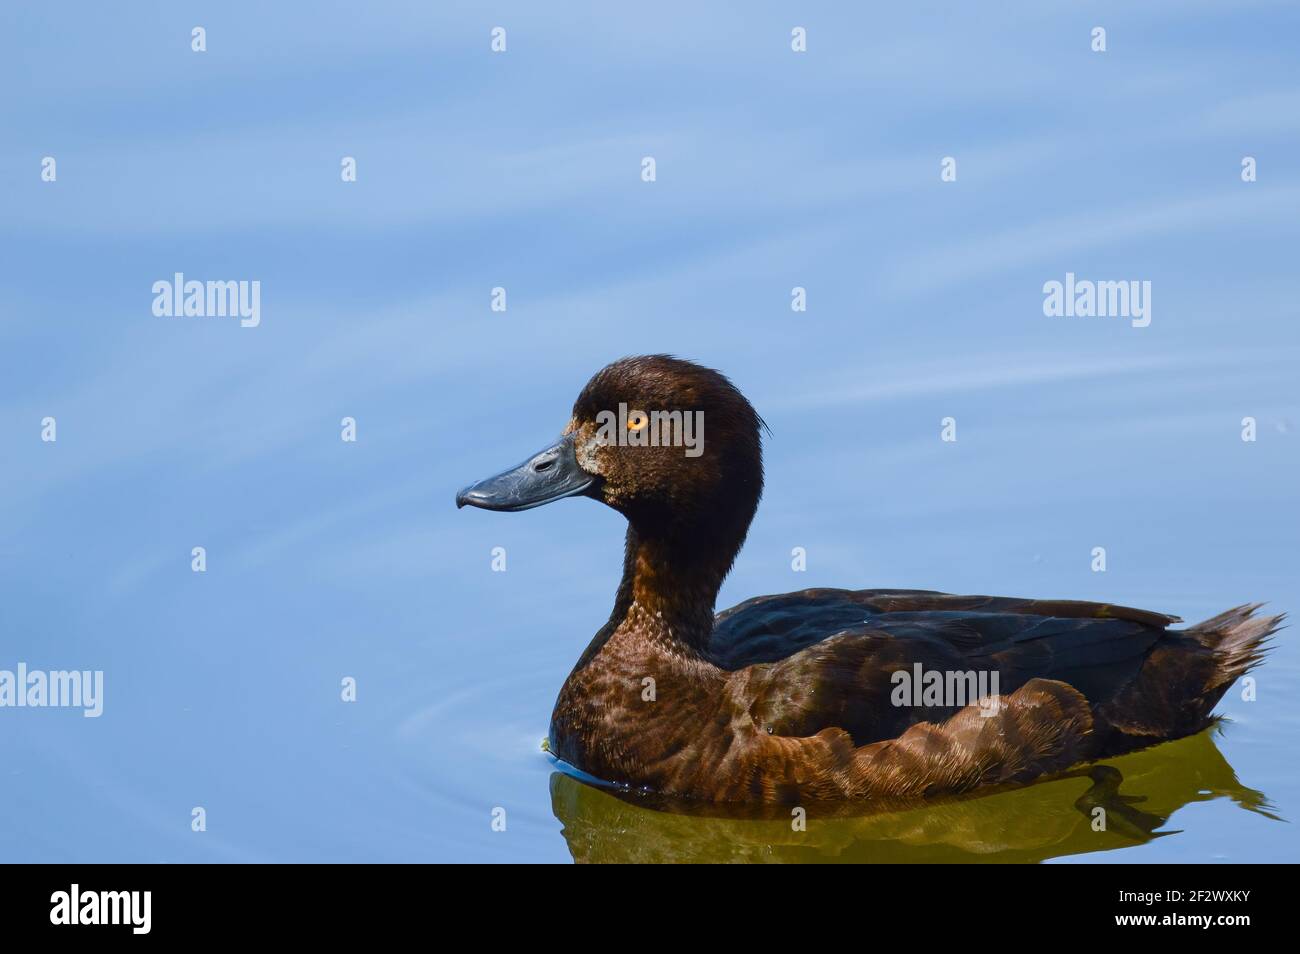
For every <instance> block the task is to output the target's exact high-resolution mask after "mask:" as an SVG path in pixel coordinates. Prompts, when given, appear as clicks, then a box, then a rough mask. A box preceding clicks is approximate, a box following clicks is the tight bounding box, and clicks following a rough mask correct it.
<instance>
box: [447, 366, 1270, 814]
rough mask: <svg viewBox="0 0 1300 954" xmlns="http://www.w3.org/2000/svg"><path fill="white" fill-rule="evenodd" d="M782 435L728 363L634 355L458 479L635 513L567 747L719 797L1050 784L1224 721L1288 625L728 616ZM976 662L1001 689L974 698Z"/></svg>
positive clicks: (855, 597) (513, 503) (1017, 609)
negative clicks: (535, 433) (1233, 692)
mask: <svg viewBox="0 0 1300 954" xmlns="http://www.w3.org/2000/svg"><path fill="white" fill-rule="evenodd" d="M674 412H678V413H674ZM697 412H699V413H698V414H697ZM689 422H702V424H703V425H705V427H704V428H703V429H702V430H700V429H697V431H696V433H694V434H691V433H690V432H689V431H687V430H686V427H687V426H688V423H689ZM763 427H764V425H763V421H762V419H761V418H760V417H759V416H758V414H757V413H756V412H755V411H754V409H753V408H752V407H751V406H750V404H749V402H748V401H747V400H746V399H745V397H744V396H743V395H742V394H741V393H740V392H739V391H738V390H737V389H736V388H735V387H734V386H733V385H732V384H731V382H730V381H728V380H727V379H726V378H725V377H724V376H723V375H722V374H720V373H718V372H717V371H713V370H710V369H708V368H703V367H700V366H698V365H696V364H692V363H690V362H688V361H682V360H679V359H676V358H672V357H669V356H665V355H655V356H650V357H637V358H625V359H622V360H620V361H616V362H614V363H613V364H611V365H609V366H608V367H607V368H605V369H604V370H602V371H600V372H599V373H597V374H596V376H595V377H593V378H592V379H591V381H590V382H588V384H587V386H586V387H585V388H584V389H583V391H582V393H581V394H580V395H579V396H578V400H577V402H576V403H575V404H574V406H573V415H572V418H571V420H570V421H569V424H568V426H567V427H566V428H565V429H564V433H563V435H562V436H561V438H560V440H559V441H558V442H557V443H555V444H554V445H552V446H550V447H548V448H546V449H545V450H543V451H541V452H540V453H538V454H535V455H534V456H532V457H530V458H529V459H528V460H527V461H525V462H524V463H523V464H521V465H520V466H519V467H516V468H514V469H513V470H509V471H506V472H504V473H502V474H499V475H497V476H495V477H490V478H488V479H486V480H482V481H479V482H478V483H476V484H473V485H472V486H470V487H467V488H465V489H464V490H462V491H461V492H460V493H458V494H457V495H456V504H457V506H464V505H466V504H469V505H471V506H475V507H482V508H484V509H487V510H527V509H529V508H531V507H538V506H541V505H542V504H546V503H551V502H552V501H555V500H559V499H561V498H563V497H573V496H578V495H582V496H587V497H593V498H595V499H597V500H600V501H602V502H604V503H605V504H608V505H609V506H610V507H613V508H614V509H615V510H617V511H618V512H619V513H621V514H623V515H624V516H625V517H626V518H627V521H628V530H627V547H626V553H625V556H624V564H623V579H622V582H620V584H619V587H618V592H617V594H616V595H615V598H614V610H613V612H612V613H611V614H610V617H609V622H607V623H606V624H605V625H604V626H603V627H601V629H600V631H599V632H598V633H596V636H595V638H594V639H593V640H592V641H591V645H589V646H588V647H587V650H586V651H585V652H584V653H583V654H582V658H580V659H579V660H578V663H577V665H576V666H575V667H574V669H573V672H572V673H571V674H570V675H569V678H568V679H567V680H566V681H565V683H564V687H563V688H562V689H561V690H560V696H559V699H558V700H557V701H556V703H555V711H554V713H553V714H552V716H551V728H550V747H551V751H552V752H553V753H554V754H555V755H556V756H557V757H559V758H560V759H563V760H564V761H566V762H568V763H569V764H571V765H573V766H575V767H577V768H578V769H581V770H582V771H584V772H586V773H589V774H590V775H593V776H595V777H597V778H599V779H602V780H605V781H607V782H610V783H614V784H616V785H620V786H630V787H636V788H645V789H649V790H652V791H655V792H659V793H663V794H668V795H681V796H689V797H694V798H700V799H706V800H710V801H715V802H750V801H766V802H776V801H784V802H807V801H825V800H842V799H861V798H875V799H887V800H895V799H911V798H922V797H929V796H939V795H953V794H958V793H963V792H969V791H972V790H974V789H977V788H981V787H990V786H999V785H1008V784H1013V783H1022V782H1028V781H1031V780H1033V779H1036V778H1039V777H1041V776H1044V775H1050V774H1054V773H1059V772H1063V771H1065V770H1067V769H1069V768H1070V767H1072V766H1074V765H1076V764H1078V763H1082V762H1088V761H1093V760H1096V759H1100V758H1104V757H1108V756H1112V755H1118V754H1120V753H1124V752H1128V751H1131V750H1134V749H1138V748H1142V747H1144V746H1148V745H1152V744H1154V743H1157V742H1162V741H1165V740H1168V739H1176V738H1179V737H1181V736H1186V735H1190V734H1192V733H1195V732H1199V731H1201V730H1202V729H1204V728H1206V727H1207V726H1208V725H1210V724H1211V722H1212V721H1213V719H1212V717H1211V714H1210V713H1211V710H1212V709H1213V707H1214V705H1215V703H1216V702H1218V700H1219V698H1220V697H1221V696H1222V695H1223V694H1224V692H1226V691H1227V689H1228V688H1229V686H1231V685H1232V683H1233V682H1234V681H1235V680H1236V679H1237V678H1238V677H1240V676H1241V675H1242V674H1243V673H1245V672H1246V671H1248V670H1249V669H1250V668H1251V667H1253V666H1255V665H1256V664H1257V663H1259V662H1260V661H1261V659H1262V656H1263V652H1264V648H1265V641H1266V640H1267V639H1268V637H1269V636H1270V635H1271V634H1272V633H1273V632H1274V631H1275V630H1276V629H1277V627H1278V625H1279V624H1280V623H1281V621H1282V617H1281V616H1255V615H1253V614H1254V611H1255V610H1256V609H1257V608H1258V605H1257V604H1256V605H1248V606H1241V607H1238V608H1236V609H1232V610H1228V611H1227V612H1226V613H1222V614H1220V615H1218V616H1216V617H1214V618H1213V619H1209V620H1206V621H1205V622H1203V623H1199V624H1197V625H1195V626H1191V627H1189V628H1187V629H1182V630H1174V629H1170V628H1169V626H1170V624H1173V623H1177V622H1179V620H1178V618H1177V617H1173V616H1165V615H1163V614H1160V613H1152V612H1148V611H1146V610H1138V609H1130V608H1128V607H1123V606H1112V605H1108V604H1102V603H1087V602H1080V601H1076V600H1030V599H1014V598H1010V597H995V596H953V595H950V594H947V593H938V592H932V591H929V590H836V589H811V590H803V591H801V592H797V593H786V594H782V595H779V596H760V597H756V598H754V599H752V600H749V601H747V602H745V603H742V604H740V605H739V606H736V607H734V608H732V609H729V610H727V611H725V612H723V613H721V614H719V615H717V616H715V615H714V612H713V607H714V600H715V598H716V597H717V594H718V589H719V587H720V586H721V585H722V580H723V578H724V577H725V576H726V575H727V572H728V571H729V570H730V568H731V565H732V561H733V560H734V559H735V557H736V554H737V553H738V552H739V550H740V547H741V545H742V544H743V543H744V540H745V535H746V533H747V532H748V529H749V524H750V521H751V520H752V519H753V516H754V511H755V509H756V508H757V506H758V500H759V497H760V495H761V494H762V490H763V457H762V442H761V433H760V432H761V430H762V429H763ZM701 438H703V439H702V440H701ZM691 439H694V441H695V446H694V449H692V447H691V446H689V445H686V446H684V445H683V442H684V441H689V440H691ZM934 674H937V676H936V675H934ZM976 677H982V678H983V679H984V681H983V682H982V683H978V684H979V686H980V687H981V688H985V689H987V688H988V687H990V686H993V687H996V688H995V689H993V691H992V692H988V691H986V692H984V693H982V694H980V695H978V696H976V694H975V692H974V691H970V692H967V693H965V694H964V695H963V690H964V689H972V688H973V686H974V685H976ZM909 680H912V684H911V689H910V690H909V689H908V684H909ZM936 680H937V681H936ZM931 690H934V691H931Z"/></svg>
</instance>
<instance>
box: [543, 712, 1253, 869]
mask: <svg viewBox="0 0 1300 954" xmlns="http://www.w3.org/2000/svg"><path fill="white" fill-rule="evenodd" d="M1218 731H1219V730H1218V729H1217V728H1212V729H1208V730H1206V731H1205V732H1202V733H1200V734H1199V735H1194V736H1191V737H1190V738H1186V739H1179V740H1178V741H1176V742H1167V743H1165V744H1163V745H1158V746H1155V747H1154V748H1150V749H1147V750H1145V751H1142V752H1135V753H1133V754H1132V755H1126V756H1123V757H1121V758H1117V759H1109V760H1107V761H1105V762H1102V763H1099V764H1098V765H1094V766H1089V767H1086V768H1083V769H1080V770H1079V771H1077V772H1072V773H1069V774H1068V775H1066V776H1062V777H1059V778H1056V779H1052V780H1050V781H1045V782H1040V783H1038V784H1036V785H1030V786H1026V787H1024V788H1018V789H1013V790H1010V791H1002V792H998V793H996V794H991V795H984V796H981V797H974V798H966V799H962V800H958V801H947V802H941V803H931V804H927V805H925V806H923V807H906V808H894V809H888V808H881V807H879V806H872V807H868V806H864V805H852V806H846V805H837V806H807V807H806V811H807V830H806V831H802V832H800V831H794V830H793V829H792V825H791V816H790V809H789V807H788V806H786V807H782V808H780V809H779V812H780V814H779V815H775V816H772V817H768V818H754V817H748V818H740V817H735V816H734V815H730V816H720V815H718V814H717V812H718V809H717V808H716V807H712V808H709V809H702V808H700V807H699V806H683V805H680V804H672V803H665V802H662V801H661V800H651V799H648V798H647V797H645V796H641V795H637V794H634V793H624V792H617V791H613V790H611V789H607V788H598V787H596V786H593V785H590V784H588V783H586V782H583V781H580V780H579V779H577V778H574V777H573V776H571V775H568V774H566V773H564V772H555V773H553V774H552V776H551V808H552V810H553V811H554V813H555V817H556V818H558V819H559V820H560V822H561V824H563V826H564V837H565V840H566V841H567V842H568V845H569V851H570V853H571V854H572V855H573V858H574V860H575V861H579V862H730V861H744V862H893V863H900V862H972V861H976V862H1036V861H1042V860H1044V859H1046V858H1058V857H1061V856H1063V855H1075V854H1083V853H1086V852H1094V851H1108V850H1110V849H1113V848H1126V847H1130V846H1132V845H1138V844H1144V843H1146V842H1149V841H1151V840H1152V839H1153V838H1161V837H1166V836H1170V835H1176V834H1177V832H1175V831H1161V830H1160V829H1161V828H1162V827H1163V826H1164V824H1165V822H1166V821H1167V820H1168V818H1169V816H1170V815H1172V814H1173V813H1174V812H1175V811H1176V810H1177V809H1179V808H1182V807H1183V806H1184V805H1187V804H1189V803H1191V802H1204V801H1211V800H1213V799H1217V798H1229V799H1231V800H1232V801H1234V802H1236V803H1237V804H1238V805H1240V806H1241V807H1242V808H1243V809H1246V810H1248V811H1253V812H1258V813H1259V814H1262V815H1267V816H1268V817H1271V818H1275V817H1276V816H1275V815H1273V814H1272V809H1271V806H1270V805H1269V804H1268V801H1267V800H1266V799H1265V797H1264V795H1263V793H1261V792H1257V791H1255V790H1253V789H1250V788H1246V787H1245V786H1244V785H1242V784H1241V783H1240V782H1239V781H1238V780H1237V776H1236V773H1235V772H1233V770H1232V766H1231V765H1229V764H1228V762H1227V760H1226V759H1225V758H1224V757H1223V754H1222V753H1221V752H1220V751H1219V749H1218V746H1217V745H1216V744H1215V736H1216V735H1217V733H1218ZM652 806H653V807H652ZM1098 808H1101V809H1104V818H1105V826H1106V827H1105V830H1104V831H1096V830H1094V819H1095V818H1096V817H1098V813H1097V812H1096V809H1098ZM769 815H771V812H769Z"/></svg>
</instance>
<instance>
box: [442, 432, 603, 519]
mask: <svg viewBox="0 0 1300 954" xmlns="http://www.w3.org/2000/svg"><path fill="white" fill-rule="evenodd" d="M595 485H596V478H595V477H593V476H592V475H591V474H589V473H587V472H586V471H585V470H583V469H582V468H581V467H579V466H578V457H577V454H576V453H575V451H574V445H573V437H572V436H568V437H564V438H562V439H561V440H560V441H559V442H558V443H555V444H552V445H551V446H550V447H548V448H546V449H545V450H542V451H539V452H538V453H536V454H534V455H533V456H532V457H530V458H528V460H526V461H524V462H523V463H522V464H520V465H519V466H518V467H513V468H511V469H510V470H507V471H503V472H502V473H499V474H497V475H496V476H495V477H488V478H486V479H484V480H480V481H479V482H478V483H476V484H470V485H469V486H468V487H466V488H465V489H464V490H462V491H461V492H460V493H458V494H456V506H457V508H459V507H463V506H465V505H466V504H469V506H471V507H482V508H483V509H484V510H508V511H515V510H531V509H532V508H533V507H540V506H542V504H548V503H552V502H553V501H556V500H561V499H563V498H565V497H576V496H578V495H579V494H584V493H587V492H588V491H590V490H591V489H592V488H593V487H595Z"/></svg>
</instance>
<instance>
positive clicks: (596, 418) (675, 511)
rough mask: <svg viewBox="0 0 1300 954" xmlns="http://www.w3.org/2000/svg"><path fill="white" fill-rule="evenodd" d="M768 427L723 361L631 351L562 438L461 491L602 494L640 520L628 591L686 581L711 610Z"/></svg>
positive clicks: (661, 598) (576, 409)
mask: <svg viewBox="0 0 1300 954" xmlns="http://www.w3.org/2000/svg"><path fill="white" fill-rule="evenodd" d="M763 426H764V425H763V421H762V419H761V418H760V417H759V416H758V414H757V413H756V412H755V411H754V409H753V407H752V406H750V403H749V402H748V401H747V400H746V399H745V397H744V395H742V394H741V393H740V391H738V390H737V389H736V387H735V386H734V385H733V384H732V383H731V382H730V381H728V380H727V378H726V377H725V376H723V375H722V374H721V373H719V372H717V371H714V370H712V369H710V368H704V367H701V366H700V365H697V364H693V363H692V362H690V361H683V360H681V359H679V358H673V357H670V356H668V355H650V356H645V357H633V358H623V359H621V360H619V361H615V362H614V363H613V364H611V365H609V366H608V367H606V368H604V369H602V370H601V371H599V372H597V373H596V375H595V376H594V377H593V378H592V379H591V380H590V381H589V382H587V386H586V387H584V388H583V389H582V393H581V394H579V395H578V399H577V401H576V402H575V403H574V405H573V413H572V416H571V418H570V420H569V423H568V425H567V426H566V427H565V428H564V432H563V434H562V435H561V437H560V439H559V440H558V441H556V442H555V443H553V444H550V445H549V446H547V447H545V448H544V449H542V450H541V451H539V452H537V453H535V454H533V455H532V456H531V457H529V458H528V459H527V460H525V461H524V462H523V463H522V464H520V465H519V466H518V467H513V468H511V469H510V470H507V471H504V472H502V473H500V474H497V475H496V476H494V477H488V478H487V479H485V480H480V481H479V482H478V483H475V484H471V485H470V486H468V487H466V488H465V489H463V490H461V491H460V493H458V494H457V495H456V505H457V506H458V507H464V506H465V505H467V504H468V505H469V506H472V507H481V508H483V509H484V510H508V511H514V510H528V509H530V508H532V507H540V506H541V505H543V504H548V503H552V502H554V501H556V500H561V499H563V498H565V497H576V496H585V497H591V498H594V499H596V500H599V501H601V502H602V503H604V504H606V505H608V506H610V507H612V508H614V509H615V510H617V511H618V512H619V513H621V514H623V515H624V516H625V517H626V518H627V520H628V525H629V526H628V557H627V560H628V562H627V565H626V566H625V574H624V584H625V586H624V587H623V588H621V589H620V598H622V597H623V596H624V595H625V594H624V590H627V591H628V593H630V595H631V596H632V597H633V598H635V599H637V600H638V601H640V602H642V604H643V605H646V604H647V603H649V604H654V603H656V602H660V603H666V602H667V601H668V600H667V597H666V596H665V595H664V594H662V593H660V594H655V593H651V592H649V585H650V583H651V582H653V583H654V584H655V588H656V589H659V590H666V589H668V588H669V587H670V586H676V587H678V588H685V589H687V590H689V596H690V599H691V600H692V601H693V602H694V603H697V604H698V603H701V602H703V601H704V600H705V598H706V597H707V602H708V612H709V613H710V614H711V612H712V600H713V597H714V596H716V594H717V589H718V587H719V586H721V583H722V578H723V577H724V576H725V575H726V573H727V570H728V569H730V567H731V563H732V561H733V560H734V559H735V555H736V553H737V552H738V551H739V549H740V546H741V544H742V543H743V542H744V539H745V534H746V532H747V531H748V529H749V523H750V521H751V520H752V519H753V516H754V511H755V509H756V508H757V506H758V500H759V497H760V496H761V494H762V491H763V451H762V440H761V435H760V429H761V428H762V427H763ZM638 580H639V581H640V582H641V583H643V584H645V585H644V586H642V587H641V588H640V589H641V590H642V592H636V590H637V587H636V585H635V584H636V583H637V582H638ZM697 609H698V608H697Z"/></svg>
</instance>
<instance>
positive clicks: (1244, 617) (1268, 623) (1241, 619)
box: [1185, 603, 1286, 701]
mask: <svg viewBox="0 0 1300 954" xmlns="http://www.w3.org/2000/svg"><path fill="white" fill-rule="evenodd" d="M1263 605H1264V604H1262V603H1246V604H1245V605H1243V606H1237V607H1235V608H1233V609H1230V610H1228V611H1227V612H1226V613H1220V614H1219V615H1218V616H1215V617H1213V618H1212V619H1207V620H1206V621H1205V622H1203V623H1197V624H1196V625H1195V626H1192V627H1189V628H1188V629H1187V630H1185V632H1186V634H1187V635H1188V636H1191V637H1192V638H1193V639H1195V640H1196V641H1197V642H1199V643H1200V644H1201V645H1202V646H1204V647H1205V648H1206V649H1209V650H1211V651H1213V653H1214V655H1215V662H1216V665H1215V667H1214V672H1213V675H1212V676H1211V677H1210V679H1209V680H1208V682H1207V684H1206V687H1205V689H1206V694H1207V695H1209V694H1210V693H1211V692H1213V691H1214V690H1224V689H1226V688H1227V687H1228V686H1230V685H1232V683H1234V682H1236V681H1237V680H1238V679H1239V678H1241V677H1242V676H1244V675H1245V674H1246V673H1248V672H1249V671H1250V670H1251V669H1253V668H1255V667H1256V666H1258V665H1259V664H1260V663H1261V662H1263V661H1264V657H1265V656H1266V655H1268V652H1269V650H1270V649H1271V648H1272V647H1271V645H1270V639H1271V638H1272V636H1273V634H1274V633H1276V632H1277V631H1278V630H1279V629H1280V628H1281V627H1282V625H1283V623H1284V621H1285V620H1286V614H1285V613H1279V614H1278V615H1276V616H1255V615H1254V613H1255V611H1256V610H1258V609H1259V608H1260V607H1261V606H1263ZM1221 694H1222V692H1221V691H1220V695H1221ZM1216 701H1217V697H1216Z"/></svg>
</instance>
